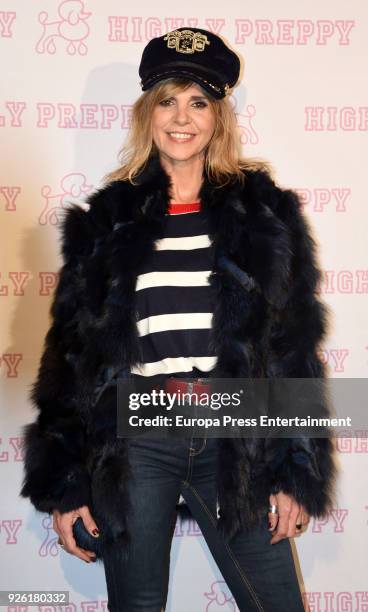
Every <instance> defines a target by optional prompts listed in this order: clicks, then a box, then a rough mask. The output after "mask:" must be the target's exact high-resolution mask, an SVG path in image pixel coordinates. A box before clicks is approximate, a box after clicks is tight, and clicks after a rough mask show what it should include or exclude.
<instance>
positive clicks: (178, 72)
mask: <svg viewBox="0 0 368 612" xmlns="http://www.w3.org/2000/svg"><path fill="white" fill-rule="evenodd" d="M239 73H240V60H239V57H238V56H237V54H236V53H235V52H234V51H232V50H231V49H230V48H229V47H228V46H227V45H226V44H225V43H224V41H223V40H222V38H220V37H219V36H217V34H213V33H212V32H209V31H208V30H203V29H200V28H194V29H189V28H185V27H184V28H177V29H176V30H172V31H171V32H168V33H167V34H164V35H163V36H158V37H157V38H152V39H151V40H150V41H149V42H148V44H147V45H146V46H145V48H144V50H143V54H142V58H141V62H140V65H139V76H140V78H141V82H140V85H141V88H142V90H143V91H146V90H147V89H150V88H151V87H152V86H153V85H155V84H156V83H158V82H159V81H162V80H163V79H168V78H171V77H185V78H187V79H190V80H192V81H194V82H195V83H198V84H199V85H201V86H202V87H203V88H204V89H205V90H206V91H208V92H209V93H210V94H212V95H213V96H214V97H215V98H224V97H225V96H226V95H227V94H228V93H229V90H230V89H232V88H233V87H234V85H236V83H237V81H238V78H239Z"/></svg>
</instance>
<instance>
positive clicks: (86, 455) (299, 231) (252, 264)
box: [21, 157, 336, 545]
mask: <svg viewBox="0 0 368 612" xmlns="http://www.w3.org/2000/svg"><path fill="white" fill-rule="evenodd" d="M244 173H245V175H246V181H245V183H244V185H241V183H240V182H239V181H234V182H233V183H232V184H228V185H226V186H222V187H221V188H219V187H218V186H215V185H214V184H212V183H210V181H209V180H208V178H207V176H206V175H205V176H204V181H203V185H202V188H201V192H200V194H199V198H200V200H201V202H202V206H203V207H204V209H205V210H206V211H207V213H208V216H209V224H210V237H211V239H212V240H213V244H214V252H215V260H214V261H215V263H214V269H213V274H212V275H211V277H210V278H211V283H212V284H213V287H214V289H215V291H216V295H217V300H216V306H215V311H214V313H213V323H212V328H213V330H212V333H213V342H214V345H215V347H216V354H217V357H218V359H217V364H216V366H215V369H214V370H213V371H212V373H211V374H210V375H211V376H214V377H219V378H221V377H225V378H227V377H228V378H230V377H241V378H246V377H308V378H309V377H318V378H325V372H324V365H323V363H322V361H321V358H320V356H319V354H318V346H319V343H320V341H321V340H322V339H323V338H324V336H325V335H326V329H327V323H328V316H327V315H328V309H327V307H326V305H325V304H323V303H322V302H321V301H320V300H319V298H318V295H317V291H316V290H317V284H318V281H319V280H320V277H321V272H320V270H319V268H318V265H317V262H316V243H315V241H314V239H313V238H312V235H311V232H310V229H309V226H308V223H307V220H306V219H305V217H304V216H303V213H302V210H301V202H300V200H299V198H298V197H297V194H296V193H295V192H294V191H292V190H289V189H282V188H280V187H278V186H277V185H276V184H275V182H274V181H273V180H272V178H271V177H270V175H269V174H268V173H267V172H266V171H265V170H246V171H244ZM136 180H137V179H136ZM169 188H170V179H169V177H168V175H167V174H166V173H165V171H164V170H163V168H162V166H161V164H160V161H159V158H158V157H153V158H152V159H150V160H149V163H148V164H147V166H146V168H145V170H144V171H143V173H141V175H140V176H139V184H138V185H136V186H133V185H131V184H130V183H129V182H125V181H124V182H123V181H114V182H112V183H110V184H108V185H107V186H105V187H103V188H101V189H99V190H96V191H95V192H94V193H93V194H91V195H90V196H89V197H88V199H87V203H88V204H89V205H90V208H89V210H88V211H86V210H84V209H83V208H81V207H79V206H78V205H76V204H72V205H71V207H70V208H68V209H67V210H66V211H65V217H64V218H63V220H62V223H61V238H62V255H63V266H62V268H61V270H60V275H59V282H58V285H57V288H56V291H55V295H54V300H53V303H52V307H51V311H50V314H51V317H52V324H51V326H50V328H49V331H48V333H47V335H46V338H45V346H44V351H43V355H42V358H41V362H40V366H39V371H38V376H37V380H36V381H35V382H34V384H33V386H32V390H31V393H30V399H31V401H32V403H33V404H34V405H35V406H36V407H37V409H38V416H37V419H36V420H35V421H34V422H33V423H30V424H27V425H25V426H24V444H25V446H24V448H25V461H24V470H25V473H24V481H23V485H22V490H21V495H22V496H23V497H29V498H30V500H31V502H32V504H33V505H34V507H35V508H36V509H37V510H39V511H41V512H48V513H51V512H52V510H53V509H55V508H56V509H58V510H60V511H61V512H66V511H69V510H71V509H74V508H77V507H79V506H82V505H85V504H86V505H88V506H89V507H90V509H91V511H92V514H93V516H94V518H95V520H96V522H97V524H98V525H99V527H100V530H101V532H103V533H104V538H105V543H106V545H108V543H109V542H112V541H116V540H117V539H120V540H121V542H125V541H128V540H129V533H128V530H127V525H126V523H125V517H124V508H127V505H126V504H128V503H129V499H128V498H127V494H126V482H127V479H128V478H129V461H128V453H127V448H126V440H125V439H123V438H117V436H116V403H115V401H113V396H112V395H111V394H110V393H109V390H111V389H112V387H111V386H110V387H109V384H110V383H111V381H112V380H113V377H114V376H115V375H116V373H117V372H119V376H128V375H129V371H130V370H129V368H130V366H131V365H132V364H135V363H137V362H138V360H139V356H138V355H139V353H138V335H137V328H136V325H135V310H134V296H135V280H136V275H137V270H138V266H139V264H140V262H141V261H142V260H143V259H144V258H145V257H146V256H148V255H149V253H150V252H151V251H152V249H153V248H154V241H155V240H156V239H157V238H160V237H161V236H162V234H161V232H162V228H163V220H164V215H165V212H166V210H167V206H168V202H169V200H170V196H169ZM114 397H115V396H114ZM96 398H99V399H98V401H96ZM219 443H220V445H221V446H220V457H219V459H220V460H219V464H218V503H219V511H220V514H219V516H220V518H219V521H218V528H219V529H220V530H221V531H222V532H223V533H224V534H227V535H228V536H229V537H231V536H232V535H233V534H234V533H235V532H236V531H237V529H238V528H239V526H247V525H248V526H250V525H252V524H254V522H257V521H260V520H261V519H262V517H264V516H265V515H266V514H267V510H268V498H269V494H270V493H275V492H277V491H279V490H283V491H284V492H285V493H288V494H291V495H293V496H294V497H295V499H296V500H297V501H298V502H299V503H301V504H303V505H304V506H305V508H306V510H307V511H308V512H309V514H310V515H312V516H315V517H323V516H324V515H326V514H327V513H328V511H329V510H330V508H331V507H332V504H333V503H334V499H333V497H334V480H335V475H336V467H335V461H334V456H333V453H334V450H333V442H332V439H331V438H330V437H325V438H313V439H311V438H307V437H298V438H295V439H292V438H284V439H275V438H273V439H272V438H266V439H265V438H261V439H260V438H258V439H251V438H247V439H238V438H234V439H233V438H221V439H219Z"/></svg>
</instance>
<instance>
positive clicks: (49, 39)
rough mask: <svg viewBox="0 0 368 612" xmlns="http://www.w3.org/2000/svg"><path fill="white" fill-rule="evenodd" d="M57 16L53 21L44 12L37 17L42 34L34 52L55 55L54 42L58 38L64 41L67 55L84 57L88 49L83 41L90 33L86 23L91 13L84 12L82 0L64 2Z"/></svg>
mask: <svg viewBox="0 0 368 612" xmlns="http://www.w3.org/2000/svg"><path fill="white" fill-rule="evenodd" d="M58 15H59V18H58V19H56V20H54V21H53V20H52V18H51V19H50V18H49V15H48V13H46V12H45V11H42V13H40V14H39V15H38V21H39V22H40V24H41V25H42V26H43V32H42V35H41V38H40V39H39V41H38V42H37V44H36V52H37V53H50V54H51V55H53V54H54V53H56V46H55V40H56V39H58V38H60V39H62V40H64V41H65V43H66V51H67V53H68V54H69V55H75V54H76V53H78V54H79V55H86V54H87V51H88V49H87V45H86V44H85V43H84V42H83V41H84V40H85V39H86V38H87V37H88V35H89V32H90V29H89V25H88V23H86V21H87V19H88V17H90V16H91V15H92V13H87V12H86V11H85V10H84V2H82V0H64V2H61V4H60V5H59V7H58Z"/></svg>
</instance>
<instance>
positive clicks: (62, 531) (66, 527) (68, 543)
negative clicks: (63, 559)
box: [52, 506, 98, 563]
mask: <svg viewBox="0 0 368 612" xmlns="http://www.w3.org/2000/svg"><path fill="white" fill-rule="evenodd" d="M52 516H53V524H52V527H53V529H54V531H56V533H57V534H58V536H59V538H60V540H61V543H62V544H63V545H64V550H66V551H67V552H68V553H70V554H71V555H75V556H76V557H79V559H82V560H83V561H86V562H87V563H90V562H91V561H95V560H96V553H94V552H92V551H91V550H85V549H84V548H79V546H77V544H76V541H75V539H74V535H73V525H74V523H75V521H76V520H77V518H78V517H79V516H80V517H81V519H82V521H83V523H84V526H85V528H86V529H87V530H88V531H89V532H90V534H91V535H92V536H93V537H94V538H95V537H98V536H96V535H95V534H94V533H92V532H93V530H94V529H97V533H98V527H97V525H96V523H95V521H94V520H93V517H92V514H91V513H90V511H89V508H88V506H81V507H80V508H76V509H75V510H71V511H70V512H63V513H61V512H59V511H58V510H53V513H52Z"/></svg>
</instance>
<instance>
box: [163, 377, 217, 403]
mask: <svg viewBox="0 0 368 612" xmlns="http://www.w3.org/2000/svg"><path fill="white" fill-rule="evenodd" d="M163 389H164V390H165V391H166V392H167V393H177V394H180V395H181V394H183V393H190V394H197V395H198V396H200V395H201V394H202V393H206V394H207V395H208V396H209V395H210V394H211V384H210V383H208V382H207V383H206V382H204V379H203V378H195V379H193V380H191V381H186V380H183V379H180V378H174V377H169V378H166V379H165V381H164V384H163ZM191 401H195V397H194V398H193V399H192V400H191Z"/></svg>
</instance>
